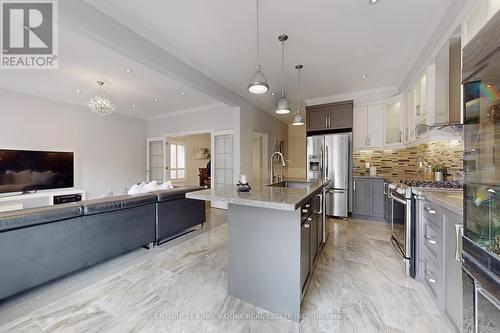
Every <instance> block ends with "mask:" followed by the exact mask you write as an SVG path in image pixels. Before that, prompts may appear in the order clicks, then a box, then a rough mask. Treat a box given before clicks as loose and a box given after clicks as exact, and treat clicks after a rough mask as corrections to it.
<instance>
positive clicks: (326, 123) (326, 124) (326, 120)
mask: <svg viewBox="0 0 500 333" xmlns="http://www.w3.org/2000/svg"><path fill="white" fill-rule="evenodd" d="M325 127H328V118H325Z"/></svg>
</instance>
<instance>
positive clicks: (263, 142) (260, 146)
mask: <svg viewBox="0 0 500 333" xmlns="http://www.w3.org/2000/svg"><path fill="white" fill-rule="evenodd" d="M267 143H268V136H267V134H264V133H259V132H257V131H255V130H254V131H253V133H252V181H253V182H255V183H261V182H262V181H263V180H266V179H268V178H269V175H268V167H267V164H268V158H267V155H268V148H267Z"/></svg>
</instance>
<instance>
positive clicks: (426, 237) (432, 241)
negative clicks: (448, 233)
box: [424, 235, 436, 245]
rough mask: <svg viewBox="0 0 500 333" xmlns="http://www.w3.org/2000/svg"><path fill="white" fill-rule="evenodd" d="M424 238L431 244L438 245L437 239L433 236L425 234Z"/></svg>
mask: <svg viewBox="0 0 500 333" xmlns="http://www.w3.org/2000/svg"><path fill="white" fill-rule="evenodd" d="M424 238H425V239H427V241H428V242H429V244H432V245H436V241H435V240H434V239H433V238H432V237H429V236H427V235H425V236H424Z"/></svg>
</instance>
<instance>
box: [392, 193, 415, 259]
mask: <svg viewBox="0 0 500 333" xmlns="http://www.w3.org/2000/svg"><path fill="white" fill-rule="evenodd" d="M391 200H392V218H391V229H392V236H391V244H392V247H393V248H394V250H395V251H396V252H397V253H398V254H399V255H400V256H401V258H403V259H405V260H408V259H410V258H409V257H410V254H409V253H407V252H408V251H407V226H408V221H407V215H408V214H407V212H406V210H407V209H408V208H409V207H407V202H406V200H404V199H402V198H401V197H400V196H399V195H398V194H397V193H392V194H391Z"/></svg>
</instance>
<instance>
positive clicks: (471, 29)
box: [462, 0, 500, 47]
mask: <svg viewBox="0 0 500 333" xmlns="http://www.w3.org/2000/svg"><path fill="white" fill-rule="evenodd" d="M499 9H500V0H479V1H477V3H476V4H475V5H474V6H473V7H472V9H471V10H470V12H469V13H468V14H467V16H466V17H465V19H464V21H463V22H462V47H464V46H465V45H466V44H467V43H468V42H469V41H470V40H471V39H472V38H473V37H474V36H475V35H476V33H478V31H479V30H481V28H482V27H483V26H484V25H485V24H486V22H488V20H489V19H490V18H491V17H492V16H493V15H495V13H496V12H497V11H498V10H499Z"/></svg>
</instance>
